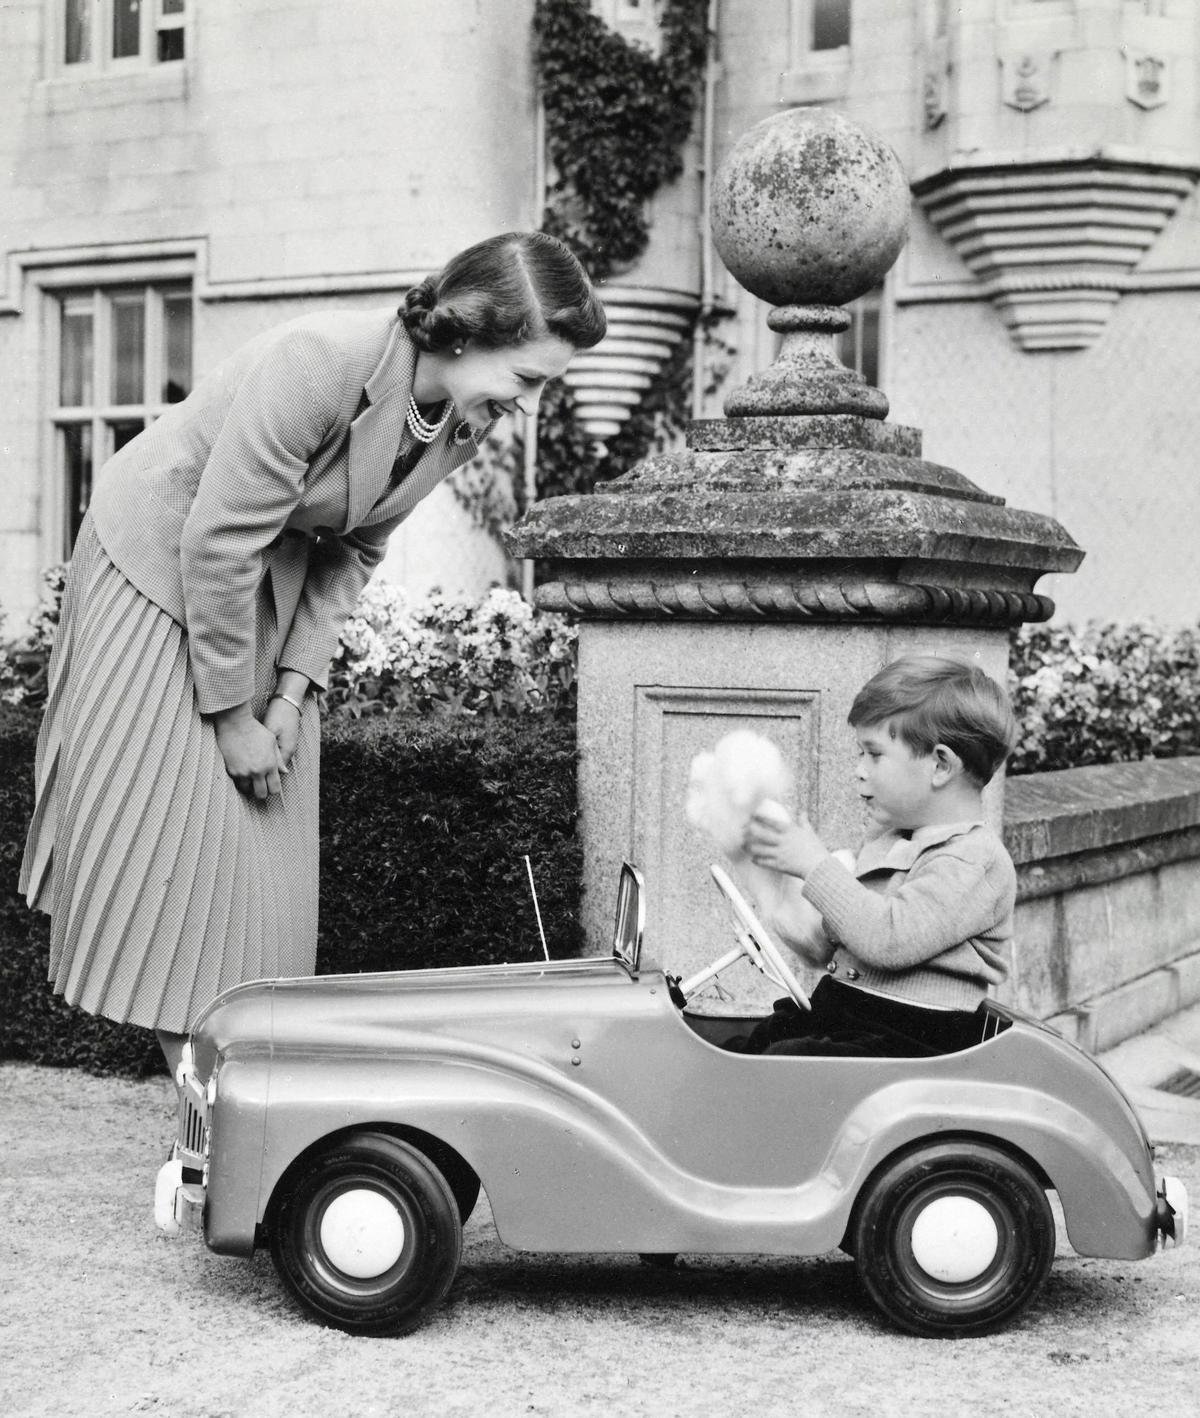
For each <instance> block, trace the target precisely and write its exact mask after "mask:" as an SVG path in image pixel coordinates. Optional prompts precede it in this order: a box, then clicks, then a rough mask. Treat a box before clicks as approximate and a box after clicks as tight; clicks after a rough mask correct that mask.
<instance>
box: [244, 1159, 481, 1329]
mask: <svg viewBox="0 0 1200 1418" xmlns="http://www.w3.org/2000/svg"><path fill="white" fill-rule="evenodd" d="M268 1230H269V1234H270V1238H271V1255H272V1258H273V1259H274V1261H275V1266H276V1269H277V1270H278V1271H279V1274H280V1276H281V1278H282V1279H283V1281H284V1283H285V1285H286V1286H287V1287H288V1289H289V1290H290V1291H291V1292H292V1294H293V1295H295V1297H296V1298H297V1299H298V1300H299V1302H300V1304H301V1305H302V1306H303V1307H304V1308H305V1309H306V1310H307V1311H308V1312H309V1314H311V1315H312V1316H313V1317H314V1318H316V1319H318V1320H320V1321H321V1322H322V1323H323V1324H327V1325H332V1326H334V1327H336V1328H338V1329H344V1330H347V1331H349V1332H350V1333H351V1334H373V1335H383V1334H407V1333H409V1332H410V1331H411V1330H413V1329H416V1328H417V1326H418V1325H420V1324H421V1323H422V1322H423V1321H424V1319H425V1318H426V1317H427V1315H428V1314H429V1312H430V1311H431V1310H432V1309H434V1308H435V1307H436V1306H437V1305H438V1304H440V1303H441V1301H442V1300H443V1299H444V1298H445V1295H446V1292H447V1291H448V1290H449V1289H450V1286H451V1284H452V1283H453V1280H454V1276H455V1273H456V1272H457V1270H458V1263H459V1259H460V1257H461V1255H462V1224H461V1222H460V1220H459V1209H458V1205H457V1204H456V1202H455V1197H454V1193H453V1191H452V1190H451V1188H450V1186H449V1184H448V1183H447V1182H446V1179H445V1178H444V1177H443V1176H442V1174H441V1172H439V1171H438V1169H437V1168H436V1167H435V1166H434V1165H433V1163H432V1162H431V1161H430V1160H429V1159H428V1158H427V1157H426V1156H425V1155H424V1154H423V1153H421V1152H419V1151H418V1150H417V1149H416V1148H415V1147H412V1146H410V1145H409V1144H408V1143H406V1142H401V1141H400V1140H399V1139H398V1138H395V1137H390V1136H388V1135H387V1134H386V1133H373V1132H372V1133H366V1132H364V1133H357V1134H354V1135H352V1136H350V1137H347V1138H343V1139H342V1140H340V1141H339V1142H337V1143H334V1144H332V1145H330V1146H329V1147H328V1148H326V1149H325V1150H324V1151H321V1152H318V1153H315V1154H312V1155H310V1156H308V1157H306V1158H305V1159H304V1160H303V1161H302V1162H301V1163H300V1164H299V1166H298V1167H297V1168H295V1169H293V1171H292V1172H291V1173H289V1174H288V1175H287V1176H286V1177H285V1178H284V1179H283V1181H282V1182H281V1183H280V1189H279V1191H278V1192H277V1193H276V1196H275V1197H274V1198H273V1200H272V1206H271V1216H270V1218H269V1222H268Z"/></svg>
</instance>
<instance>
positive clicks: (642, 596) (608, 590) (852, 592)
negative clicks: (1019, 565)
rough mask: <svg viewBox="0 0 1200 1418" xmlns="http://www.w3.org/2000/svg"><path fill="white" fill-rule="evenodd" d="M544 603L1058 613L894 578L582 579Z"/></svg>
mask: <svg viewBox="0 0 1200 1418" xmlns="http://www.w3.org/2000/svg"><path fill="white" fill-rule="evenodd" d="M535 599H536V601H537V605H538V608H539V609H540V610H546V611H558V612H560V613H565V614H570V615H577V616H581V617H583V618H584V619H587V620H638V619H642V620H785V621H786V620H809V621H843V620H876V621H879V620H883V621H893V620H894V621H906V622H913V621H916V622H925V621H936V622H940V623H947V624H958V625H1019V624H1021V623H1022V622H1023V621H1045V620H1049V619H1050V617H1051V616H1052V615H1053V614H1054V602H1053V601H1052V600H1051V599H1050V598H1049V597H1048V596H1042V595H1038V594H1036V593H1034V592H1030V591H999V590H982V589H975V588H970V587H959V586H925V585H916V584H911V583H899V582H891V581H855V580H850V581H824V582H821V581H817V582H814V581H788V580H772V581H746V580H739V579H737V578H734V577H730V578H725V577H705V578H694V579H688V580H679V581H661V580H644V581H642V580H637V579H629V580H620V581H613V580H605V579H600V578H589V577H581V578H579V579H575V578H564V579H563V580H557V581H548V582H545V583H543V584H542V585H541V586H539V587H538V589H537V592H536V597H535Z"/></svg>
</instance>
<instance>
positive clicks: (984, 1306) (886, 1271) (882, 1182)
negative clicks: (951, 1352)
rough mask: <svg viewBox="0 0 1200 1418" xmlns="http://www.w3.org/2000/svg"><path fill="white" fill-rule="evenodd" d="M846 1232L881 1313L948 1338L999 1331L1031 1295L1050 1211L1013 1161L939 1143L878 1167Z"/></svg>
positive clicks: (983, 1147) (1042, 1273)
mask: <svg viewBox="0 0 1200 1418" xmlns="http://www.w3.org/2000/svg"><path fill="white" fill-rule="evenodd" d="M849 1239H850V1241H851V1249H852V1250H853V1253H854V1257H855V1263H856V1265H857V1267H858V1273H859V1276H860V1278H861V1280H862V1282H863V1285H864V1286H865V1288H866V1290H867V1292H868V1294H869V1295H870V1296H871V1298H872V1299H873V1300H874V1301H875V1303H876V1304H877V1305H878V1306H879V1308H880V1309H881V1310H882V1311H883V1312H884V1314H885V1315H887V1316H888V1317H889V1318H890V1319H891V1320H893V1321H894V1322H895V1323H896V1324H897V1325H899V1326H900V1328H901V1329H905V1330H908V1331H909V1333H911V1334H920V1335H926V1336H931V1337H935V1338H936V1337H939V1336H940V1337H945V1338H955V1337H959V1336H966V1335H977V1334H987V1333H990V1332H991V1331H993V1330H996V1329H999V1328H1001V1327H1002V1326H1003V1325H1005V1324H1007V1323H1008V1322H1009V1321H1010V1320H1011V1319H1013V1318H1014V1317H1015V1316H1016V1315H1017V1314H1018V1313H1020V1311H1021V1310H1023V1309H1024V1308H1025V1306H1026V1305H1028V1304H1029V1303H1030V1301H1031V1300H1033V1298H1034V1296H1035V1295H1036V1294H1037V1293H1038V1291H1039V1290H1040V1289H1041V1287H1042V1285H1043V1283H1044V1282H1045V1279H1046V1276H1047V1275H1048V1273H1049V1271H1050V1265H1051V1263H1052V1261H1053V1259H1054V1240H1055V1232H1054V1216H1053V1213H1052V1212H1051V1210H1050V1203H1049V1202H1048V1200H1047V1199H1046V1193H1045V1191H1044V1190H1043V1188H1042V1186H1041V1184H1040V1182H1039V1181H1038V1179H1037V1178H1036V1177H1035V1176H1034V1175H1033V1173H1032V1172H1031V1171H1030V1169H1029V1168H1028V1167H1027V1166H1026V1165H1025V1164H1024V1163H1022V1162H1021V1161H1019V1160H1018V1159H1017V1158H1015V1157H1011V1156H1009V1155H1008V1153H1006V1152H1004V1151H1002V1150H1001V1149H1000V1148H997V1147H992V1146H989V1145H988V1144H986V1143H976V1142H971V1141H965V1140H964V1141H958V1142H952V1141H947V1142H942V1143H931V1144H928V1145H925V1146H923V1147H920V1148H917V1149H915V1150H913V1151H911V1152H908V1153H906V1154H904V1155H902V1156H900V1157H898V1158H896V1159H894V1160H893V1161H892V1162H890V1163H888V1164H886V1165H885V1166H884V1168H883V1169H882V1171H881V1172H880V1173H879V1174H878V1175H877V1176H876V1177H874V1178H873V1179H872V1181H871V1182H870V1183H868V1186H867V1189H866V1191H865V1192H864V1194H863V1196H862V1198H861V1199H860V1201H859V1204H858V1207H857V1210H856V1213H855V1217H854V1220H853V1222H852V1224H851V1228H850V1233H849Z"/></svg>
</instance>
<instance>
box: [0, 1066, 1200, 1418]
mask: <svg viewBox="0 0 1200 1418" xmlns="http://www.w3.org/2000/svg"><path fill="white" fill-rule="evenodd" d="M172 1132H173V1093H172V1091H171V1090H170V1088H169V1085H168V1083H167V1082H166V1080H165V1079H153V1080H149V1081H146V1082H140V1083H139V1082H130V1081H119V1080H106V1079H97V1078H92V1077H90V1076H88V1075H86V1074H81V1073H76V1072H68V1071H58V1070H53V1069H43V1068H34V1067H29V1066H25V1065H18V1064H6V1065H0V1138H2V1139H3V1160H2V1163H0V1176H2V1182H0V1187H2V1195H0V1256H2V1257H3V1272H2V1273H3V1290H2V1296H3V1298H2V1299H0V1414H3V1415H4V1418H43V1415H50V1416H52V1418H63V1416H64V1415H76V1414H80V1415H87V1418H106V1415H118V1414H120V1415H124V1414H158V1415H165V1418H276V1415H278V1418H309V1415H312V1418H343V1416H344V1418H384V1415H387V1418H391V1415H405V1418H423V1415H430V1418H433V1416H434V1415H436V1416H437V1418H457V1415H464V1418H467V1416H468V1415H469V1418H477V1415H487V1418H509V1415H514V1418H515V1415H524V1414H537V1415H549V1418H581V1416H582V1415H586V1414H589V1413H594V1414H597V1415H600V1414H602V1415H605V1418H610V1416H611V1415H619V1416H621V1418H623V1415H636V1416H637V1418H641V1415H648V1416H649V1418H675V1415H679V1418H684V1415H693V1414H704V1415H706V1418H707V1415H721V1414H730V1415H738V1418H741V1415H745V1414H752V1415H755V1418H762V1416H763V1415H768V1418H769V1415H776V1414H778V1415H783V1414H799V1413H803V1414H804V1415H806V1418H822V1415H830V1416H831V1418H833V1415H836V1418H858V1415H871V1418H877V1415H880V1414H887V1415H891V1414H914V1415H923V1414H931V1415H932V1414H938V1415H942V1414H951V1415H959V1414H971V1415H973V1416H974V1415H990V1414H1006V1415H1031V1416H1032V1415H1036V1418H1042V1415H1044V1414H1047V1413H1053V1414H1055V1415H1063V1414H1087V1415H1089V1418H1109V1415H1111V1418H1118V1415H1121V1418H1123V1416H1124V1415H1126V1414H1129V1413H1135V1412H1139V1411H1141V1412H1148V1413H1154V1412H1156V1411H1162V1412H1168V1413H1171V1412H1175V1413H1179V1412H1193V1413H1194V1412H1196V1406H1195V1405H1196V1383H1197V1374H1198V1372H1200V1368H1198V1365H1200V1326H1198V1325H1197V1320H1196V1306H1197V1300H1198V1299H1200V1253H1198V1251H1197V1249H1196V1248H1194V1247H1188V1248H1184V1249H1183V1250H1180V1251H1172V1252H1168V1253H1165V1254H1162V1255H1159V1256H1157V1257H1155V1258H1153V1259H1151V1260H1147V1261H1141V1262H1137V1263H1128V1264H1126V1263H1118V1262H1107V1261H1088V1260H1081V1259H1079V1258H1077V1257H1075V1256H1073V1255H1072V1254H1070V1253H1069V1251H1067V1250H1065V1248H1063V1250H1062V1254H1061V1255H1060V1257H1059V1259H1058V1261H1057V1262H1056V1264H1055V1268H1054V1271H1053V1272H1052V1275H1051V1279H1050V1282H1049V1284H1048V1286H1047V1288H1046V1290H1045V1292H1044V1294H1043V1297H1042V1299H1041V1300H1040V1301H1039V1303H1038V1305H1037V1306H1036V1308H1035V1309H1034V1310H1032V1311H1031V1312H1030V1313H1029V1314H1028V1315H1027V1316H1026V1317H1025V1318H1024V1319H1023V1320H1022V1321H1021V1322H1020V1323H1019V1324H1018V1325H1017V1327H1015V1328H1014V1329H1011V1330H1009V1331H1008V1332H1006V1333H1004V1334H1001V1335H997V1336H994V1337H991V1338H987V1339H977V1340H967V1341H961V1342H958V1343H951V1342H945V1341H936V1340H916V1339H911V1338H907V1337H905V1336H902V1335H899V1334H896V1333H894V1332H892V1331H890V1330H888V1329H887V1328H885V1327H884V1325H883V1323H882V1322H881V1321H880V1320H878V1319H877V1318H876V1316H875V1313H874V1311H873V1310H872V1309H870V1308H869V1306H868V1304H867V1302H866V1301H865V1299H864V1298H863V1297H862V1296H861V1294H860V1292H859V1289H858V1286H857V1282H856V1280H855V1277H854V1271H853V1267H852V1265H851V1263H850V1262H849V1261H847V1260H846V1259H845V1258H843V1257H841V1256H838V1257H832V1256H831V1257H826V1258H823V1259H819V1260H770V1259H766V1260H760V1259H746V1258H738V1259H722V1258H711V1257H688V1258H687V1259H686V1261H685V1262H684V1265H683V1267H682V1268H679V1269H676V1270H674V1271H670V1272H658V1271H654V1270H650V1269H647V1268H645V1267H643V1266H641V1265H639V1264H638V1263H637V1262H636V1261H631V1260H629V1259H627V1258H624V1257H607V1256H601V1257H582V1258H581V1257H561V1256H549V1257H543V1256H529V1255H520V1254H517V1253H515V1252H512V1251H508V1250H506V1249H505V1248H504V1247H503V1246H501V1245H500V1243H499V1241H498V1240H497V1238H496V1233H495V1230H494V1228H493V1226H492V1224H491V1219H490V1216H489V1215H488V1213H487V1207H486V1204H485V1203H484V1202H481V1204H480V1207H479V1208H478V1210H477V1212H476V1214H475V1216H474V1217H473V1218H472V1220H471V1222H470V1223H469V1225H468V1228H467V1237H466V1247H465V1252H464V1258H463V1266H462V1270H461V1272H460V1275H459V1278H458V1280H457V1282H456V1283H455V1286H454V1289H453V1290H452V1292H451V1294H450V1297H449V1300H448V1302H447V1304H446V1305H445V1306H444V1308H443V1309H442V1310H440V1311H439V1312H438V1314H437V1315H436V1316H435V1318H434V1319H433V1321H432V1323H431V1324H430V1325H429V1326H428V1327H426V1328H425V1329H423V1330H421V1331H419V1332H418V1333H417V1334H415V1335H412V1336H410V1337H408V1338H406V1339H399V1340H395V1339H392V1340H388V1339H352V1338H350V1337H348V1336H346V1335H343V1334H340V1333H337V1332H335V1331H331V1330H324V1329H321V1328H319V1327H317V1326H315V1325H313V1324H312V1323H310V1322H309V1321H307V1320H305V1319H304V1318H302V1317H301V1316H300V1314H299V1313H298V1312H297V1311H296V1310H295V1309H294V1308H293V1306H292V1304H291V1303H290V1301H289V1300H288V1299H287V1298H286V1296H285V1295H284V1294H283V1292H282V1290H281V1288H280V1286H279V1285H278V1283H277V1282H276V1278H275V1274H274V1270H273V1268H272V1265H271V1262H270V1259H269V1257H267V1256H265V1255H259V1256H256V1257H255V1259H254V1260H253V1261H252V1262H249V1263H248V1262H245V1261H238V1260H229V1259H225V1258H222V1257H219V1256H214V1255H212V1254H210V1253H209V1252H208V1251H207V1250H206V1249H205V1248H204V1246H203V1244H202V1243H201V1242H200V1241H199V1239H198V1238H196V1237H192V1236H189V1237H185V1238H182V1239H180V1240H176V1241H168V1240H165V1239H162V1238H160V1237H159V1236H158V1235H157V1233H156V1231H155V1229H154V1225H153V1221H152V1218H151V1195H152V1190H153V1179H154V1173H155V1170H156V1168H157V1165H158V1162H159V1161H160V1160H161V1158H162V1157H163V1156H164V1155H165V1152H166V1148H167V1146H168V1143H169V1141H170V1139H171V1136H172ZM1160 1152H1161V1166H1162V1167H1163V1169H1164V1170H1167V1171H1173V1172H1175V1173H1176V1174H1178V1175H1179V1176H1181V1177H1182V1178H1183V1179H1184V1181H1185V1182H1186V1184H1187V1186H1188V1189H1189V1191H1190V1193H1191V1195H1192V1196H1193V1198H1197V1197H1200V1147H1190V1146H1171V1147H1164V1148H1162V1149H1160Z"/></svg>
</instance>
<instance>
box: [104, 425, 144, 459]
mask: <svg viewBox="0 0 1200 1418" xmlns="http://www.w3.org/2000/svg"><path fill="white" fill-rule="evenodd" d="M145 427H146V420H145V419H119V420H116V421H114V422H113V423H110V424H109V428H110V429H111V430H112V451H113V452H114V453H119V452H120V451H121V449H122V448H124V447H125V445H126V444H127V443H128V442H129V441H130V439H132V438H136V437H137V436H138V434H139V433H141V431H142V429H144V428H145Z"/></svg>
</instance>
